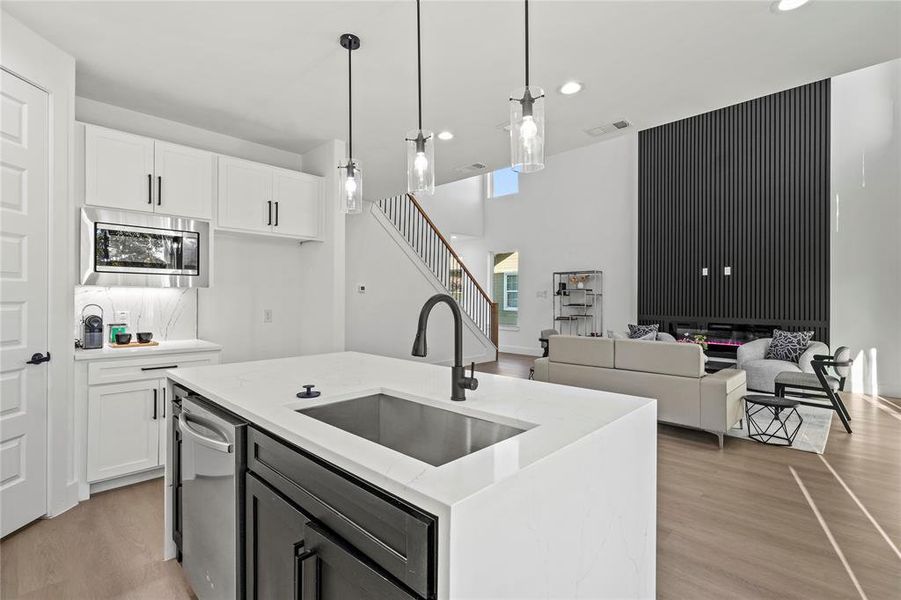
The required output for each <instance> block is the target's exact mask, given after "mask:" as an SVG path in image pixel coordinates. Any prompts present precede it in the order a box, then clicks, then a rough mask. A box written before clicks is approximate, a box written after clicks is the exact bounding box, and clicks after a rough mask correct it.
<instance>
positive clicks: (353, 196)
mask: <svg viewBox="0 0 901 600" xmlns="http://www.w3.org/2000/svg"><path fill="white" fill-rule="evenodd" d="M340 169H341V175H342V177H341V197H342V198H344V212H346V213H347V214H349V215H358V214H360V213H361V212H363V170H362V169H360V161H358V160H355V159H353V158H349V159H347V161H346V162H345V164H343V165H340Z"/></svg>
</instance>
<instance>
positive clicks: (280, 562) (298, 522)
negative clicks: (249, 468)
mask: <svg viewBox="0 0 901 600" xmlns="http://www.w3.org/2000/svg"><path fill="white" fill-rule="evenodd" d="M245 481H246V495H247V496H246V498H247V504H246V511H247V515H246V516H247V520H246V531H245V535H246V543H247V546H246V553H245V557H246V561H245V562H246V569H247V572H246V583H247V589H246V597H247V598H248V599H249V600H250V599H253V600H256V599H260V600H263V599H270V598H271V599H273V600H281V599H283V598H294V597H295V595H294V591H295V590H296V589H297V584H296V582H295V558H296V556H297V554H298V551H297V550H298V548H299V547H300V546H301V545H302V543H303V532H304V526H305V525H306V523H307V522H308V521H309V519H308V518H307V517H306V516H305V515H304V514H303V513H302V512H301V511H299V510H297V509H296V508H294V506H293V505H292V504H290V503H289V502H287V501H286V500H284V499H283V498H282V497H281V495H279V493H278V492H276V491H275V490H273V489H272V488H270V487H269V486H268V485H266V484H265V483H263V482H262V481H261V480H259V479H257V478H256V477H254V476H253V475H252V474H250V473H248V474H247V477H246V480H245Z"/></svg>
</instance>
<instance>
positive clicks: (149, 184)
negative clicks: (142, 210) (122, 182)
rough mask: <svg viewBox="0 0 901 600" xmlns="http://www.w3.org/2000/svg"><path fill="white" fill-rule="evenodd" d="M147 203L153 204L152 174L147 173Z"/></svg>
mask: <svg viewBox="0 0 901 600" xmlns="http://www.w3.org/2000/svg"><path fill="white" fill-rule="evenodd" d="M147 204H153V175H151V174H150V173H147Z"/></svg>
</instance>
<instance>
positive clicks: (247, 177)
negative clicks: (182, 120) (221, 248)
mask: <svg viewBox="0 0 901 600" xmlns="http://www.w3.org/2000/svg"><path fill="white" fill-rule="evenodd" d="M164 193H165V192H164ZM271 207H272V169H271V168H270V167H266V166H265V165H260V164H257V163H252V162H249V161H246V160H240V159H237V158H230V157H227V156H220V157H219V226H220V227H228V228H230V229H243V230H246V231H266V232H268V231H271V230H272V221H273V216H274V215H273V214H272V213H273V211H272V210H271Z"/></svg>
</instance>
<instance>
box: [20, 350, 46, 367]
mask: <svg viewBox="0 0 901 600" xmlns="http://www.w3.org/2000/svg"><path fill="white" fill-rule="evenodd" d="M45 362H50V353H49V352H48V353H47V355H46V356H44V355H43V354H41V353H40V352H35V353H34V354H32V355H31V360H26V361H25V364H26V365H39V364H41V363H45Z"/></svg>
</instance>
